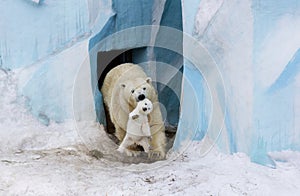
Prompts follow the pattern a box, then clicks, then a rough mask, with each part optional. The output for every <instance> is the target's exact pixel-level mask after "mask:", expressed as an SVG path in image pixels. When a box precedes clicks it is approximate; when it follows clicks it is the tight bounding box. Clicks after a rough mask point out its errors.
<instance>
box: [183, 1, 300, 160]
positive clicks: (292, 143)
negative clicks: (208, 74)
mask: <svg viewBox="0 0 300 196" xmlns="http://www.w3.org/2000/svg"><path fill="white" fill-rule="evenodd" d="M196 4H197V6H195V5H196ZM299 8H300V2H299V1H296V0H294V1H293V0H289V1H276V2H274V1H271V0H268V1H260V0H253V1H250V0H247V1H238V0H233V1H231V0H213V1H211V0H201V1H200V2H198V1H193V2H191V1H183V15H184V17H183V18H184V31H185V32H187V33H191V34H192V35H193V37H195V38H196V39H197V40H198V41H199V42H201V43H202V44H203V45H204V46H205V47H206V48H207V49H208V51H209V52H210V54H211V56H212V57H213V58H214V59H215V61H216V63H217V65H218V67H219V69H220V71H221V73H222V76H223V79H224V86H225V89H226V97H227V102H226V117H225V129H224V130H223V131H225V132H226V138H225V139H226V140H228V143H227V144H226V143H222V142H219V146H220V148H221V149H223V150H224V149H225V151H226V150H229V152H231V153H234V152H237V151H242V152H246V153H248V154H249V155H251V158H252V160H253V161H254V162H258V163H262V164H266V165H270V166H273V162H272V160H270V159H269V158H268V156H267V152H270V151H277V150H284V149H292V150H300V148H299V144H300V137H299V131H300V130H299V124H300V121H299V116H300V113H299V102H300V101H299V100H300V97H299V81H300V75H299V70H300V68H299V67H300V62H299V56H300V55H299V53H300V52H299V46H300V44H299V39H300V38H299V36H297V35H299V33H300V28H299V27H300V25H299V21H300V11H299V10H300V9H299ZM199 75H200V73H199ZM203 86H204V85H203ZM199 99H200V98H199ZM202 100H203V99H202ZM204 100H205V99H204ZM204 102H207V103H209V101H208V100H206V101H204ZM208 120H209V119H208ZM201 126H202V125H201ZM202 129H203V127H202V128H201V127H200V128H199V129H198V131H201V130H202ZM223 139H224V138H223ZM220 140H222V138H220ZM228 145H229V146H228Z"/></svg>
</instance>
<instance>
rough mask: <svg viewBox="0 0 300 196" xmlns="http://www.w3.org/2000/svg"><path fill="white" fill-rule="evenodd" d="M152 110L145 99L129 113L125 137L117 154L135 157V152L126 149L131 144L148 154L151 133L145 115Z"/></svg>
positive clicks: (150, 104) (149, 102)
mask: <svg viewBox="0 0 300 196" xmlns="http://www.w3.org/2000/svg"><path fill="white" fill-rule="evenodd" d="M152 109H153V105H152V102H151V101H150V100H149V99H147V98H145V99H144V100H142V101H139V102H138V103H137V106H136V108H135V109H134V110H133V111H132V112H131V113H129V118H128V122H127V130H126V135H125V138H124V139H123V141H122V143H121V144H120V146H119V148H118V151H119V152H121V153H123V152H125V153H126V154H127V155H128V156H136V155H137V153H136V151H132V150H129V149H128V147H129V146H131V145H133V144H135V145H140V146H142V147H143V148H144V151H145V152H146V153H148V152H149V150H150V144H149V142H150V139H151V132H150V126H149V121H148V116H147V115H148V114H149V113H150V112H152Z"/></svg>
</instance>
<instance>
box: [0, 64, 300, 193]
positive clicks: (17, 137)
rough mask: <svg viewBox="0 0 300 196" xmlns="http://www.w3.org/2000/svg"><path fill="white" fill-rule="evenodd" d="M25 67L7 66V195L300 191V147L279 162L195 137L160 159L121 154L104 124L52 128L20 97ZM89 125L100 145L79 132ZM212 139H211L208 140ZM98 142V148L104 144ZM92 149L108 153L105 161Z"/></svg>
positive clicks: (3, 114)
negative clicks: (128, 159)
mask: <svg viewBox="0 0 300 196" xmlns="http://www.w3.org/2000/svg"><path fill="white" fill-rule="evenodd" d="M17 76H18V73H16V72H12V71H9V72H7V71H3V70H0V91H1V92H4V94H3V96H1V97H0V99H1V100H0V103H1V104H0V108H1V110H0V130H1V131H0V133H1V135H0V144H1V145H0V152H1V154H0V171H1V177H0V194H1V195H139V194H143V195H145V194H146V195H299V194H300V153H299V152H293V151H282V152H273V153H270V156H271V157H272V158H273V159H274V160H275V161H276V165H277V168H276V169H271V168H267V167H264V166H261V165H258V164H255V163H252V162H251V161H250V159H249V157H248V156H247V155H245V154H243V153H236V154H233V155H226V154H223V153H220V152H219V150H218V149H216V148H213V149H212V150H211V151H210V152H209V153H208V154H207V155H206V156H203V153H202V152H201V151H202V149H205V148H206V146H205V145H209V144H207V143H204V142H198V141H190V143H189V144H187V145H186V146H188V148H187V149H185V150H184V151H183V152H180V153H178V152H177V153H176V152H169V155H168V159H167V160H164V161H157V162H155V163H151V164H150V163H139V164H137V163H135V164H130V163H122V162H121V161H120V160H116V159H113V158H115V157H116V156H115V155H114V154H112V153H113V152H114V150H116V147H117V146H116V145H112V143H113V142H112V141H111V140H110V139H109V138H108V137H107V136H106V134H105V133H104V131H103V128H102V127H101V126H99V125H97V124H94V125H92V124H91V123H90V122H86V124H83V123H81V124H80V123H77V125H78V126H77V128H76V126H75V122H73V121H72V120H70V121H68V122H65V123H60V124H57V123H55V122H51V123H50V125H49V126H45V125H43V124H41V123H40V122H39V121H38V120H36V119H35V118H34V117H33V116H32V115H31V114H30V113H29V112H28V111H27V110H26V109H25V108H24V105H23V104H22V97H19V96H18V95H17V93H16V92H17V89H16V84H17V80H18V79H17V78H18V77H17ZM82 127H85V128H90V129H93V130H94V131H97V132H98V134H97V132H95V133H93V132H91V131H88V132H87V133H90V134H91V135H93V136H94V137H93V138H94V141H92V142H95V143H92V142H89V141H87V140H86V138H84V137H80V136H83V134H82V132H80V131H78V129H81V128H82ZM204 141H206V140H204ZM96 143H98V147H97V145H96ZM91 147H97V148H98V149H99V150H101V151H102V153H103V157H102V158H100V159H97V158H95V157H93V156H91V154H90V153H89V149H90V148H91Z"/></svg>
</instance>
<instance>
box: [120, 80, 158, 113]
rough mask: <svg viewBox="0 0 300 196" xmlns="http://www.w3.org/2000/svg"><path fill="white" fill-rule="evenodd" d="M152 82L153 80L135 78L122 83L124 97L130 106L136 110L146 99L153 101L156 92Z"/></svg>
mask: <svg viewBox="0 0 300 196" xmlns="http://www.w3.org/2000/svg"><path fill="white" fill-rule="evenodd" d="M151 82H152V80H151V78H150V77H147V78H146V79H145V78H135V79H133V80H128V81H125V82H123V83H121V90H122V91H123V97H124V98H125V99H126V100H127V102H128V103H129V105H131V106H132V107H134V108H135V107H136V105H137V103H138V102H140V101H143V100H144V99H145V98H148V99H152V97H153V94H154V93H155V90H154V88H153V86H152V83H151Z"/></svg>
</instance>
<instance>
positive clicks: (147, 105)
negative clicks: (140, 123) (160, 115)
mask: <svg viewBox="0 0 300 196" xmlns="http://www.w3.org/2000/svg"><path fill="white" fill-rule="evenodd" d="M137 107H138V110H139V112H140V113H141V114H144V115H148V114H150V113H151V112H152V109H153V105H152V102H151V101H150V100H149V99H147V98H145V99H144V100H142V101H139V102H138V105H137Z"/></svg>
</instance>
